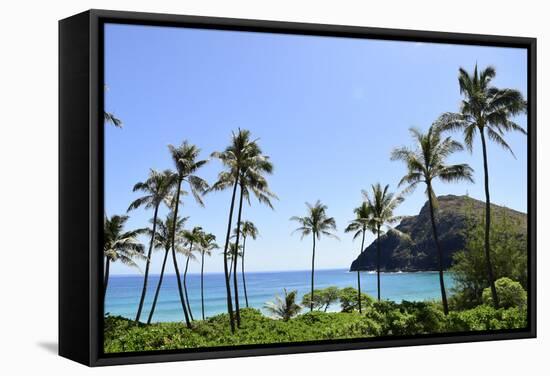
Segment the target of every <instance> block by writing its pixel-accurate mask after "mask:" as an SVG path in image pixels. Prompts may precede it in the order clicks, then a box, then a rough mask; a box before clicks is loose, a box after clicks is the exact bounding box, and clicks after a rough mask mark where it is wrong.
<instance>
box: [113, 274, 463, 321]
mask: <svg viewBox="0 0 550 376" xmlns="http://www.w3.org/2000/svg"><path fill="white" fill-rule="evenodd" d="M241 278H242V277H241V275H240V274H239V281H238V282H239V301H240V304H241V307H244V306H245V300H244V292H243V290H242V279H241ZM310 278H311V271H310V270H307V271H306V270H304V271H285V272H280V271H278V272H249V273H246V287H247V293H248V304H249V306H250V307H252V308H258V309H262V308H263V306H264V304H265V303H266V302H268V301H272V300H273V299H274V298H275V296H276V295H282V294H283V289H284V288H286V289H287V290H288V291H290V290H297V291H298V297H299V300H298V302H301V300H302V296H303V295H304V294H306V293H308V292H309V291H310V288H311V286H310ZM158 279H159V276H158V275H150V276H149V286H148V290H147V296H146V299H145V305H144V307H143V313H142V318H141V319H142V321H144V320H147V317H148V315H149V310H150V307H151V302H152V300H153V296H154V293H155V290H156V287H157V284H158ZM380 279H381V282H380V284H381V294H382V299H388V300H393V301H396V302H400V301H402V300H408V301H424V300H433V299H440V298H441V295H440V294H441V293H440V289H439V277H438V273H437V272H395V273H381V275H380ZM356 284H357V273H356V272H349V271H348V270H347V269H332V270H316V271H315V288H316V289H317V288H319V289H321V288H325V287H329V286H337V287H340V288H342V287H350V286H351V287H357V286H356ZM453 284H454V281H453V278H452V275H451V274H450V273H445V287H446V290H447V294H449V291H450V289H451V288H452V287H453ZM142 285H143V275H112V276H111V277H110V278H109V285H108V290H107V295H106V298H105V313H108V314H110V315H120V316H124V317H127V318H130V319H134V318H135V314H136V310H137V306H138V303H139V298H140V294H141V288H142ZM187 289H188V293H189V299H190V304H191V309H192V312H193V316H194V317H195V319H200V318H201V296H200V274H188V275H187ZM361 290H362V292H364V293H367V294H369V295H371V296H373V297H376V273H374V272H362V273H361ZM204 296H205V298H204V299H205V302H204V305H205V315H206V316H207V317H208V316H213V315H216V314H220V313H224V312H226V309H227V308H226V297H225V283H224V275H223V273H207V274H205V275H204ZM337 310H339V305H338V303H336V304H335V305H333V306H331V307H330V308H329V311H337ZM182 320H183V312H182V308H181V303H180V300H179V294H178V286H177V280H176V276H175V275H174V274H167V275H165V276H164V280H163V283H162V287H161V290H160V294H159V298H158V301H157V307H156V309H155V314H154V316H153V321H155V322H159V321H163V322H166V321H182Z"/></svg>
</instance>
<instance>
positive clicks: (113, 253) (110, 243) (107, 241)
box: [103, 215, 145, 305]
mask: <svg viewBox="0 0 550 376" xmlns="http://www.w3.org/2000/svg"><path fill="white" fill-rule="evenodd" d="M127 221H128V216H126V215H113V216H112V217H111V218H109V217H105V220H104V223H103V238H104V239H103V255H104V256H105V271H104V278H103V305H105V295H106V294H107V285H108V284H109V268H110V265H111V262H116V261H119V262H121V263H123V264H126V265H128V266H131V267H133V268H136V269H138V270H139V266H138V265H137V264H136V262H135V261H134V259H145V256H144V255H143V251H144V247H143V244H141V243H140V242H139V240H138V238H137V237H138V236H139V235H140V234H141V233H143V229H137V230H131V231H124V226H125V225H126V222H127Z"/></svg>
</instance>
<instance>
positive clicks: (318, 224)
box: [290, 200, 338, 312]
mask: <svg viewBox="0 0 550 376" xmlns="http://www.w3.org/2000/svg"><path fill="white" fill-rule="evenodd" d="M306 206H307V215H306V216H305V217H296V216H294V217H291V218H290V220H291V221H296V222H298V224H299V226H300V227H298V228H297V229H296V230H294V232H293V233H295V232H300V234H301V238H302V239H303V238H304V237H305V236H308V235H312V238H313V251H312V256H311V304H310V307H309V309H310V311H311V312H312V311H313V301H314V300H315V299H314V294H313V290H314V285H315V282H314V281H315V240H321V235H325V236H328V237H332V238H335V239H338V237H337V236H336V235H334V234H333V233H332V232H331V231H336V221H335V220H334V218H333V217H329V216H327V206H326V205H323V204H322V203H321V201H319V200H317V202H315V204H314V205H311V204H310V203H308V202H306Z"/></svg>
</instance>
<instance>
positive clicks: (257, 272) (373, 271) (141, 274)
mask: <svg viewBox="0 0 550 376" xmlns="http://www.w3.org/2000/svg"><path fill="white" fill-rule="evenodd" d="M341 270H345V271H346V272H347V273H355V272H356V271H355V270H354V271H350V270H349V268H324V269H315V272H322V271H341ZM297 272H311V269H295V270H257V271H255V270H252V271H247V272H246V274H267V273H297ZM361 272H364V273H369V274H373V273H374V274H375V273H376V270H361ZM438 272H439V271H438V270H414V271H413V270H409V271H401V270H398V271H392V272H385V271H381V272H380V274H407V273H438ZM444 272H445V273H449V272H450V271H448V270H445V271H444ZM239 273H240V271H239ZM180 274H182V275H183V273H180ZM218 274H224V272H223V271H222V272H204V275H205V276H206V275H218ZM175 275H176V273H164V276H165V277H166V276H175ZM187 275H188V276H191V275H195V276H200V275H201V273H200V272H188V273H187ZM110 276H111V277H115V278H116V277H143V276H144V273H119V274H111V275H110ZM149 276H150V277H151V276H160V273H149Z"/></svg>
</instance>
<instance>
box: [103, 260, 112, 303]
mask: <svg viewBox="0 0 550 376" xmlns="http://www.w3.org/2000/svg"><path fill="white" fill-rule="evenodd" d="M110 265H111V260H110V259H109V257H105V276H104V279H103V311H105V296H106V295H107V285H108V284H109V266H110ZM104 313H105V312H104Z"/></svg>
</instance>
